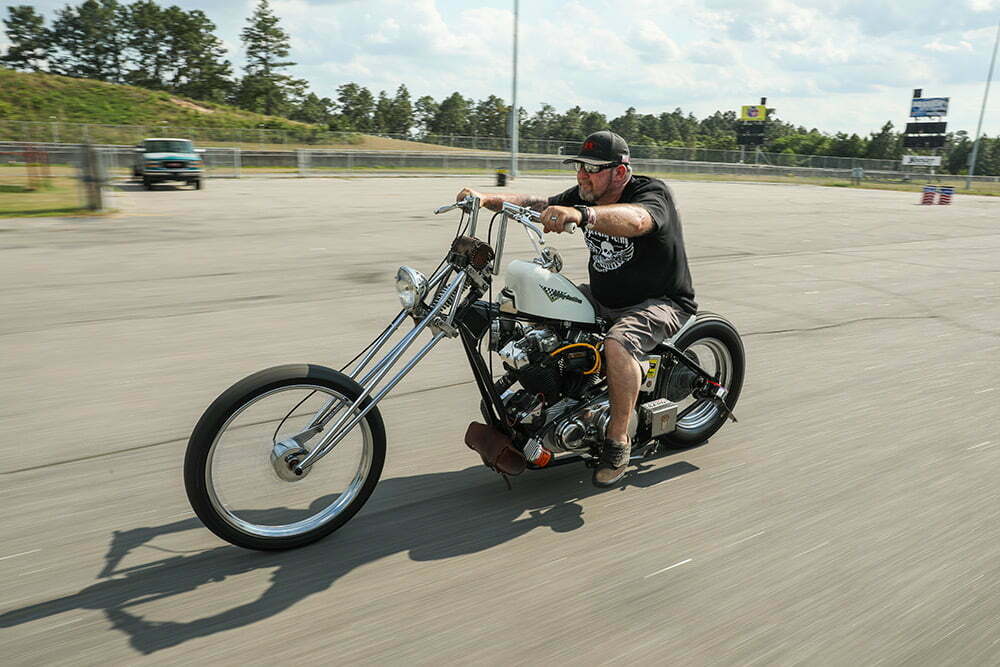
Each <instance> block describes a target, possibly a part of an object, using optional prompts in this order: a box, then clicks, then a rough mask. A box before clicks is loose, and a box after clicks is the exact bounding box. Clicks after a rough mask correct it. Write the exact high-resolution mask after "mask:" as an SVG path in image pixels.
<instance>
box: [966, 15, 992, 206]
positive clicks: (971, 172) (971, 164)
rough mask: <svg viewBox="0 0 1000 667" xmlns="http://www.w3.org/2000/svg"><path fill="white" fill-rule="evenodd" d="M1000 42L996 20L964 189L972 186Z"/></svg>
mask: <svg viewBox="0 0 1000 667" xmlns="http://www.w3.org/2000/svg"><path fill="white" fill-rule="evenodd" d="M998 44H1000V21H997V38H996V40H995V41H994V42H993V57H992V58H990V72H989V74H987V75H986V91H985V92H984V93H983V108H982V109H980V110H979V124H978V125H976V141H975V142H974V143H973V144H972V155H971V156H970V157H969V175H968V176H966V177H965V189H966V190H968V189H970V188H971V187H972V177H973V176H974V175H975V174H976V157H977V156H978V155H979V133H980V131H981V130H982V129H983V114H985V113H986V100H988V99H989V97H990V81H992V80H993V66H994V65H995V64H996V62H997V45H998Z"/></svg>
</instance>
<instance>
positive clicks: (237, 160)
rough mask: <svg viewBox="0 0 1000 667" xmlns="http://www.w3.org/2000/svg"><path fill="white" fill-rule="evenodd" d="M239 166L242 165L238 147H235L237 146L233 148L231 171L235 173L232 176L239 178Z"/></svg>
mask: <svg viewBox="0 0 1000 667" xmlns="http://www.w3.org/2000/svg"><path fill="white" fill-rule="evenodd" d="M241 166H243V165H242V159H241V156H240V149H239V148H238V147H237V148H234V149H233V173H234V174H235V176H234V178H239V177H240V167H241Z"/></svg>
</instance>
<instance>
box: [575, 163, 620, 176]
mask: <svg viewBox="0 0 1000 667" xmlns="http://www.w3.org/2000/svg"><path fill="white" fill-rule="evenodd" d="M620 164H621V162H612V163H611V164H587V163H586V162H577V163H576V170H577V171H581V170H583V171H585V172H587V173H588V174H597V173H599V172H602V171H604V170H605V169H614V168H615V167H617V166H618V165H620Z"/></svg>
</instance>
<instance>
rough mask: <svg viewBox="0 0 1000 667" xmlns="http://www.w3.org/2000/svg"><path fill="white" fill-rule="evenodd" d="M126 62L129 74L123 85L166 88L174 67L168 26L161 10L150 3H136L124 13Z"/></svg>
mask: <svg viewBox="0 0 1000 667" xmlns="http://www.w3.org/2000/svg"><path fill="white" fill-rule="evenodd" d="M124 38H125V44H126V45H127V46H128V56H127V57H126V63H127V64H128V65H130V66H131V67H130V71H129V72H128V73H127V74H126V75H125V81H126V83H130V84H132V85H135V86H142V87H143V88H156V89H162V88H166V79H167V76H168V73H169V70H170V68H171V66H172V64H173V57H172V56H171V54H170V47H169V42H170V26H169V25H168V23H167V17H166V16H165V12H164V10H163V9H162V8H161V7H160V6H159V5H158V4H156V3H155V2H153V1H152V0H138V1H137V2H134V3H132V4H131V5H129V7H128V9H127V13H126V20H125V29H124Z"/></svg>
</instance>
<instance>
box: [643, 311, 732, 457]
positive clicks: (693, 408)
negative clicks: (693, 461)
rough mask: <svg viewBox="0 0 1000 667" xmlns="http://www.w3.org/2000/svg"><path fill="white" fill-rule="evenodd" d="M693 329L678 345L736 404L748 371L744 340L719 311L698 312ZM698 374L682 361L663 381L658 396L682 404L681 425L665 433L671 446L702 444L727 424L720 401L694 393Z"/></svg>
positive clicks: (679, 423) (681, 446)
mask: <svg viewBox="0 0 1000 667" xmlns="http://www.w3.org/2000/svg"><path fill="white" fill-rule="evenodd" d="M696 317H697V320H696V321H695V323H694V324H693V325H692V326H691V328H690V329H688V330H687V331H685V332H684V333H683V334H681V336H680V338H678V339H677V341H675V343H674V347H676V348H677V349H679V350H681V351H682V352H683V353H684V354H685V355H686V356H687V357H688V358H689V359H691V360H692V361H694V362H695V363H697V364H698V365H699V366H701V368H703V369H705V370H706V371H708V373H709V374H711V375H712V376H713V377H714V378H715V379H716V381H717V382H719V384H721V385H722V386H723V387H725V388H726V390H727V392H728V393H727V394H726V398H725V402H726V406H727V407H728V408H729V410H733V409H735V407H736V401H737V400H739V397H740V391H742V389H743V378H744V375H745V372H746V356H745V353H744V350H743V341H742V340H741V339H740V335H739V333H738V332H737V331H736V327H734V326H733V325H732V324H731V323H730V322H728V321H727V320H726V319H724V318H723V317H721V316H719V315H716V314H715V313H709V312H704V313H698V315H697V316H696ZM696 384H697V376H696V375H695V373H694V372H693V371H691V370H689V369H688V368H687V367H686V366H683V365H682V364H680V363H679V362H678V363H677V364H675V365H674V366H673V367H672V368H671V369H670V372H669V373H667V374H666V376H665V377H663V378H662V379H661V380H660V381H659V386H658V388H657V398H666V399H668V400H670V401H674V402H676V403H677V404H678V406H679V407H678V420H677V427H676V429H675V430H674V431H672V432H670V433H668V434H666V435H664V436H661V438H660V441H661V442H663V443H664V444H665V445H667V446H668V447H674V448H685V447H693V446H695V445H699V444H701V443H703V442H705V441H706V440H708V439H709V438H710V437H712V436H713V435H714V434H715V432H716V431H718V430H719V429H720V428H722V426H723V424H725V423H726V419H727V418H728V414H727V412H726V411H725V410H723V409H721V407H720V406H719V404H718V402H716V401H712V400H709V399H705V398H697V397H696V396H694V395H692V391H691V390H692V388H693V387H694V386H695V385H696Z"/></svg>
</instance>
